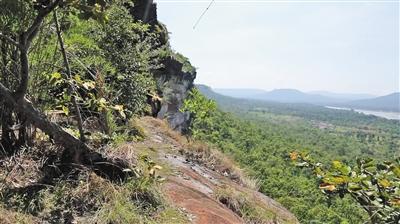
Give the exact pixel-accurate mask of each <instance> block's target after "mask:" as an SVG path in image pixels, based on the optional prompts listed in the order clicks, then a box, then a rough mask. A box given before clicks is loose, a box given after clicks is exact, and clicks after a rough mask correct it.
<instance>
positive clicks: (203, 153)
mask: <svg viewBox="0 0 400 224" xmlns="http://www.w3.org/2000/svg"><path fill="white" fill-rule="evenodd" d="M181 153H182V154H184V155H185V156H186V158H188V159H190V160H191V161H193V162H197V163H199V164H204V165H206V166H207V167H208V168H210V169H212V170H215V171H217V172H219V173H221V174H222V175H224V176H226V177H229V178H230V179H231V180H233V181H235V182H237V183H239V184H241V185H242V186H245V187H248V188H250V189H253V190H256V191H258V189H259V181H258V180H257V179H254V178H251V177H249V176H248V175H247V174H245V173H244V171H243V170H242V169H240V168H239V167H238V166H237V165H236V164H235V162H234V161H233V160H232V159H230V158H229V157H228V156H227V155H225V154H223V153H222V152H221V151H219V150H217V149H215V148H211V147H210V146H208V145H207V144H205V143H202V142H199V141H194V142H189V143H187V144H186V145H185V147H184V148H183V149H182V151H181Z"/></svg>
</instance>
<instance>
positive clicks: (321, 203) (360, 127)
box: [185, 87, 400, 223]
mask: <svg viewBox="0 0 400 224" xmlns="http://www.w3.org/2000/svg"><path fill="white" fill-rule="evenodd" d="M202 91H203V93H205V94H206V95H208V96H209V97H212V98H214V99H216V100H217V102H218V104H219V105H220V106H221V108H222V109H223V110H229V111H231V112H233V113H234V114H235V115H232V114H229V113H226V112H223V111H221V110H218V109H215V107H216V105H215V103H213V102H212V101H209V100H207V99H205V98H204V97H203V96H202V94H201V93H200V92H198V91H194V92H193V93H192V95H191V100H188V101H187V102H186V105H185V109H187V110H189V111H191V112H192V113H193V114H194V116H193V119H194V121H193V122H192V127H191V129H192V134H193V137H194V138H196V139H201V140H204V141H207V142H209V143H211V144H213V145H215V146H217V147H218V148H220V149H221V150H223V151H224V152H226V153H228V154H231V155H232V156H233V157H234V158H235V159H236V160H237V161H239V162H240V164H242V165H243V166H245V167H246V168H247V169H248V170H249V172H250V173H252V174H253V175H255V176H256V177H257V178H259V180H260V181H261V189H260V190H261V191H262V192H263V193H265V194H267V195H269V196H271V197H273V198H274V199H276V200H278V201H279V202H281V203H282V204H283V205H284V206H285V207H287V208H289V209H290V210H291V211H292V212H294V213H295V214H296V216H297V217H298V218H299V219H300V221H302V222H305V223H310V222H312V221H316V222H317V223H321V222H322V223H362V222H363V221H365V220H368V218H367V214H366V212H365V211H364V210H363V209H362V208H361V207H360V206H358V204H357V203H356V202H355V201H354V200H352V199H351V198H350V197H348V196H344V198H343V199H337V198H328V197H327V196H326V195H324V194H323V193H322V192H321V191H320V190H319V189H318V188H317V187H316V186H317V185H318V181H317V180H316V179H314V178H313V177H312V175H311V174H310V173H308V172H306V171H302V170H299V169H298V168H297V167H295V166H293V165H292V164H291V162H290V161H289V158H288V155H289V153H290V152H292V151H306V152H308V153H309V154H310V155H311V156H312V157H314V158H318V161H320V162H323V163H330V161H331V160H333V159H335V160H341V161H344V162H345V163H348V164H355V162H356V158H357V157H366V156H372V157H374V158H376V159H378V160H379V159H381V160H383V159H392V158H393V157H394V156H395V155H396V153H398V149H399V147H400V145H399V143H400V142H399V140H400V139H399V136H400V130H399V128H398V127H399V123H398V122H395V121H388V120H385V119H380V118H376V117H372V116H364V115H360V114H356V113H351V112H347V111H334V110H328V109H325V108H322V107H316V106H310V105H289V104H268V103H264V102H258V101H244V100H236V99H233V98H229V97H224V96H221V95H218V94H215V93H213V92H211V91H210V90H209V89H204V87H203V89H202ZM213 104H214V105H213ZM238 115H239V116H240V117H241V119H239V118H238ZM327 199H328V200H327Z"/></svg>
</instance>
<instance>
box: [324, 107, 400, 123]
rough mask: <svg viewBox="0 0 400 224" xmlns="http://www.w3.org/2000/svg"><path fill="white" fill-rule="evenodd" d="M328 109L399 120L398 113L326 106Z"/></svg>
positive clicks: (399, 115)
mask: <svg viewBox="0 0 400 224" xmlns="http://www.w3.org/2000/svg"><path fill="white" fill-rule="evenodd" d="M326 108H329V109H335V110H353V111H355V112H358V113H363V114H366V115H375V116H377V117H383V118H386V119H389V120H400V112H385V111H374V110H361V109H350V108H346V107H330V106H326Z"/></svg>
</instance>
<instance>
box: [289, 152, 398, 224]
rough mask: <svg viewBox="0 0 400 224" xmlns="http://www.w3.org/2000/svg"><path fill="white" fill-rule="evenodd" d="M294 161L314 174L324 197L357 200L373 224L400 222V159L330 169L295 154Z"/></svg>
mask: <svg viewBox="0 0 400 224" xmlns="http://www.w3.org/2000/svg"><path fill="white" fill-rule="evenodd" d="M290 157H291V159H292V160H294V161H297V163H296V165H297V166H300V167H308V168H310V169H312V170H313V172H314V174H315V175H316V176H317V177H318V179H319V189H321V190H322V192H323V193H324V194H327V195H329V196H333V195H339V196H340V197H342V198H343V197H344V195H345V194H348V195H350V196H351V197H352V198H354V199H355V200H356V201H357V202H358V203H359V204H360V206H362V207H363V209H364V210H366V211H367V213H368V214H369V216H370V220H371V222H372V223H393V224H394V223H398V222H399V221H400V159H397V160H396V161H395V162H388V161H386V162H375V161H374V160H372V159H370V158H368V159H357V165H356V166H355V167H350V166H347V165H345V164H343V163H342V162H340V161H333V162H332V165H331V166H329V167H328V168H326V167H324V166H323V165H322V164H321V163H316V162H314V161H313V160H312V159H311V158H310V156H309V155H307V154H304V153H298V152H292V153H291V154H290Z"/></svg>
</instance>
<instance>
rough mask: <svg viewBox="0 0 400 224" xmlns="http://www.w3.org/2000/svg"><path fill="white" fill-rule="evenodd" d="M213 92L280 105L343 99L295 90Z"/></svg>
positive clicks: (319, 102) (326, 102)
mask: <svg viewBox="0 0 400 224" xmlns="http://www.w3.org/2000/svg"><path fill="white" fill-rule="evenodd" d="M215 92H217V93H220V94H222V95H226V96H231V97H236V98H245V99H255V100H264V101H273V102H281V103H312V104H329V103H337V102H342V101H343V99H337V98H331V97H327V96H323V95H319V94H312V93H304V92H301V91H299V90H296V89H275V90H272V91H262V90H258V91H257V90H240V89H237V90H234V89H230V90H223V89H216V90H215Z"/></svg>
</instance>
